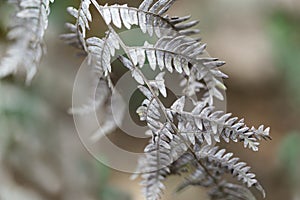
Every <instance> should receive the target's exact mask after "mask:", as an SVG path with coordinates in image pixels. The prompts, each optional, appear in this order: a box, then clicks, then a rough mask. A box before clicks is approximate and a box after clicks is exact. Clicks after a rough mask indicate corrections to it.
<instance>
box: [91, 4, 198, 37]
mask: <svg viewBox="0 0 300 200" xmlns="http://www.w3.org/2000/svg"><path fill="white" fill-rule="evenodd" d="M91 1H92V2H93V4H94V5H95V7H96V8H97V9H98V11H99V13H100V14H101V15H102V17H103V19H104V21H105V23H106V24H107V25H111V24H114V25H115V26H116V27H117V28H122V25H124V26H125V27H126V28H127V29H131V26H133V25H138V26H139V27H140V28H141V30H142V32H143V33H148V34H149V35H150V36H152V35H153V34H154V33H155V34H156V36H157V37H162V36H166V35H170V36H171V35H173V36H174V35H178V34H179V35H193V34H197V33H199V31H198V30H190V28H192V27H194V26H195V25H197V24H198V21H191V22H188V23H183V22H186V21H187V20H189V18H190V17H189V16H186V17H172V18H169V17H168V16H162V15H163V14H165V13H166V12H167V11H168V10H169V8H170V7H171V6H172V5H173V3H174V2H175V1H174V0H169V1H166V0H159V1H156V2H155V3H154V4H153V5H152V3H153V1H148V0H145V1H144V2H143V3H142V4H141V5H140V7H139V8H133V7H128V6H127V5H126V4H125V5H117V4H115V5H111V6H108V5H107V4H106V5H105V6H101V5H99V4H98V3H97V1H95V0H91ZM151 5H152V7H151ZM182 23H183V24H182Z"/></svg>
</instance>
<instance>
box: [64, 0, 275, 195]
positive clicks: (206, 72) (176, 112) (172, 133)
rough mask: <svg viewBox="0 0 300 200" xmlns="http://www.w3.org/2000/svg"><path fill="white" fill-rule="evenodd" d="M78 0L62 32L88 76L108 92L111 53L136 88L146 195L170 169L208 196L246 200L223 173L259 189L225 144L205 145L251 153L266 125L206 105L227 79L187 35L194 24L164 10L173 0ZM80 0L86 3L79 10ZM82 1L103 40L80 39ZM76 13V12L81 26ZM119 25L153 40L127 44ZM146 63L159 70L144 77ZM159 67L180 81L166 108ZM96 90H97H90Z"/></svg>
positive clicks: (155, 189) (83, 29)
mask: <svg viewBox="0 0 300 200" xmlns="http://www.w3.org/2000/svg"><path fill="white" fill-rule="evenodd" d="M81 2H82V3H81V6H80V8H79V9H78V10H76V11H72V12H73V15H74V16H75V17H76V18H77V23H76V24H75V25H72V26H71V25H69V27H71V32H72V33H71V34H69V36H68V35H67V37H65V36H63V38H64V39H65V40H66V41H67V42H68V43H70V44H73V45H75V46H77V47H81V49H83V50H84V51H85V52H86V54H87V57H88V61H89V63H90V65H89V67H90V68H91V70H92V71H93V72H94V73H95V75H96V77H97V78H96V79H100V80H103V81H104V82H105V83H106V84H105V87H104V88H105V89H108V88H110V89H112V90H114V88H113V84H112V82H111V80H110V79H111V75H112V65H111V62H112V57H113V56H117V57H119V59H120V61H121V62H122V63H123V65H124V66H125V67H126V69H128V70H129V71H130V72H131V75H132V78H133V79H134V80H135V81H136V82H137V85H138V86H137V87H138V88H139V90H140V91H141V92H142V94H143V95H144V96H145V99H144V101H143V103H142V105H141V106H140V107H139V108H138V109H137V114H138V115H139V116H140V120H141V121H145V122H146V123H147V126H148V128H149V132H150V133H151V135H152V139H151V141H150V143H149V145H147V146H146V148H145V157H143V158H141V160H140V162H139V166H138V169H139V171H140V172H142V179H143V181H142V184H143V191H144V194H145V197H146V199H151V200H156V199H160V197H161V193H162V190H163V189H164V188H165V186H164V183H163V181H164V180H165V179H166V178H167V177H168V176H170V175H173V174H181V175H184V174H185V173H187V174H188V175H187V177H188V179H187V181H186V182H185V183H184V184H183V185H182V186H181V187H180V188H181V189H183V188H185V187H187V186H189V185H200V186H204V187H210V188H212V189H211V192H210V196H211V198H212V199H248V200H250V199H251V200H252V199H254V196H253V195H252V194H251V192H249V190H248V189H246V188H245V187H242V186H237V185H233V184H230V183H227V182H225V181H221V180H220V179H221V178H222V175H223V174H225V173H231V174H232V175H233V176H236V177H237V179H238V180H240V181H241V182H242V183H245V184H246V186H247V187H252V186H255V187H256V188H257V189H258V190H260V191H261V192H262V193H263V195H264V191H263V189H262V187H261V185H260V184H259V183H258V181H257V180H256V179H255V175H254V174H253V173H250V172H249V169H250V168H249V167H247V166H246V165H245V163H243V162H238V159H237V158H231V157H232V154H231V153H227V154H225V150H218V148H217V147H214V146H213V144H214V143H219V142H221V138H223V139H224V140H225V141H226V142H229V141H234V142H243V143H244V146H245V147H249V148H250V149H252V150H253V151H257V150H258V145H259V142H260V140H262V139H265V140H268V139H270V136H269V128H264V126H260V127H259V128H258V129H255V128H253V127H252V128H249V127H248V126H246V125H245V124H244V121H243V120H238V119H237V118H235V117H231V114H230V113H228V114H226V113H223V112H221V111H215V110H214V107H213V105H214V99H215V98H216V99H219V100H223V99H224V97H223V94H222V91H224V90H225V89H226V87H225V85H224V84H223V83H222V81H221V80H222V79H223V78H227V75H225V74H224V73H223V72H221V71H220V69H219V67H220V66H222V65H224V64H225V62H223V61H219V60H218V59H216V58H211V57H210V56H209V55H208V53H207V52H206V51H205V48H206V45H205V44H203V43H201V42H200V39H194V38H190V37H188V36H189V35H193V34H196V33H198V31H197V30H192V29H191V28H192V27H194V26H195V25H196V24H197V23H198V22H197V21H191V22H187V21H188V20H189V19H190V16H186V17H168V16H167V15H165V13H166V12H167V10H168V9H169V8H170V7H171V6H172V5H173V3H174V2H175V0H157V1H154V0H144V1H143V2H142V4H141V5H140V6H139V8H132V7H128V6H127V5H117V4H116V5H111V6H109V5H107V4H106V5H104V6H102V5H99V4H98V3H97V1H96V0H82V1H81ZM83 2H88V3H87V4H83ZM82 5H86V6H85V7H84V8H83V7H82ZM90 5H93V6H95V8H96V9H97V10H98V12H99V14H100V15H101V16H102V18H103V20H104V21H105V23H106V25H107V28H108V30H107V31H106V35H105V37H104V38H101V39H100V38H97V37H91V38H86V31H88V28H89V25H88V24H89V21H91V20H89V19H91V18H90V17H88V15H87V13H89V6H90ZM80 10H82V12H80ZM72 12H71V14H72ZM80 13H81V14H82V15H83V17H82V16H81V15H80ZM163 15H165V16H163ZM80 18H83V19H81V20H82V23H81V24H79V21H80ZM123 26H124V27H125V28H126V29H132V27H133V26H138V27H139V28H140V29H141V30H142V32H143V33H144V34H148V35H150V36H153V35H154V34H155V35H156V36H157V41H156V42H155V43H154V44H149V43H148V42H145V43H144V45H142V46H134V47H132V46H129V45H127V44H126V43H125V42H124V41H123V40H122V39H121V38H120V36H119V34H118V33H117V32H116V30H115V29H120V28H122V27H123ZM118 49H122V50H123V51H124V52H125V55H123V56H122V55H116V50H118ZM147 61H148V62H149V65H150V68H151V69H152V70H153V71H155V70H156V69H157V68H159V70H160V72H159V73H158V74H157V75H156V77H155V78H154V79H151V80H150V79H148V78H147V76H146V75H145V74H144V72H143V70H142V69H141V68H143V67H145V66H146V65H145V63H146V62H147ZM167 72H169V73H178V74H181V75H182V77H183V81H182V82H181V83H178V85H180V84H181V85H182V86H183V87H184V89H183V91H182V95H181V96H179V97H178V98H177V100H175V102H174V103H173V104H172V105H171V106H169V107H167V106H165V105H164V104H163V102H162V101H161V99H160V98H167V97H168V93H167V89H166V88H167V85H166V83H165V79H164V76H165V74H166V73H167ZM99 91H100V90H99ZM202 91H205V92H204V94H203V95H202V97H203V98H202V99H201V100H200V101H199V100H197V99H196V98H195V96H196V95H198V94H201V93H200V92H202ZM100 93H101V91H100V92H99V93H98V92H96V94H100ZM108 98H109V96H108ZM187 98H188V99H189V100H191V102H192V105H193V108H192V109H191V111H186V109H185V108H186V107H187V106H186V99H187ZM102 99H103V98H102ZM102 101H103V100H100V101H97V100H96V101H94V103H95V102H98V104H97V105H101V102H102ZM119 116H121V115H119ZM107 119H108V121H107V122H108V123H107V124H106V123H104V127H103V128H102V129H99V132H98V134H96V135H95V136H94V138H96V139H99V138H100V136H101V135H103V134H106V133H108V131H111V130H113V128H114V127H115V126H114V124H113V123H109V122H111V121H112V119H111V115H108V118H107ZM190 165H191V166H193V167H194V168H195V170H194V171H193V172H190V169H189V166H190ZM235 189H236V190H238V191H235Z"/></svg>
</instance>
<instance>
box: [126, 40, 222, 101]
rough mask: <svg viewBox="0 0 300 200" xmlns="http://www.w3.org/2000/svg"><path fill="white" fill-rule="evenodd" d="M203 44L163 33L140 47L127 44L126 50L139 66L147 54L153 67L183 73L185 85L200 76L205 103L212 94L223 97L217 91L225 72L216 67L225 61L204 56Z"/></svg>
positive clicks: (195, 81)
mask: <svg viewBox="0 0 300 200" xmlns="http://www.w3.org/2000/svg"><path fill="white" fill-rule="evenodd" d="M205 48H206V45H205V44H201V43H200V42H198V41H197V40H194V39H192V38H188V37H186V36H177V37H170V36H166V37H162V38H160V39H159V40H158V41H157V42H156V44H155V45H151V44H149V43H147V42H146V43H145V45H144V46H143V47H131V48H129V49H130V50H129V54H130V57H131V58H132V60H133V62H134V64H135V65H139V66H140V67H143V65H144V63H145V60H146V58H147V60H148V62H149V64H150V67H151V68H152V69H153V70H155V69H156V67H157V66H158V67H159V69H160V70H168V71H169V72H170V73H173V71H176V72H178V73H179V74H183V75H184V76H185V77H187V80H186V82H185V84H184V85H186V86H189V87H195V86H199V82H200V81H201V80H204V82H205V83H206V84H201V85H200V87H202V88H205V89H206V90H207V95H205V97H206V99H207V103H209V105H212V104H213V99H214V98H217V99H219V100H223V99H224V97H223V95H222V93H221V91H223V90H225V89H226V87H225V85H224V84H223V83H222V82H221V81H220V79H223V78H227V75H225V74H224V73H222V72H221V71H220V70H219V67H220V66H222V65H224V64H225V62H223V61H219V60H218V59H215V58H209V57H206V51H205ZM195 90H197V88H192V89H191V88H190V89H189V91H186V92H185V93H186V94H187V95H188V96H192V95H194V94H195ZM191 91H193V92H191ZM199 91H200V88H199Z"/></svg>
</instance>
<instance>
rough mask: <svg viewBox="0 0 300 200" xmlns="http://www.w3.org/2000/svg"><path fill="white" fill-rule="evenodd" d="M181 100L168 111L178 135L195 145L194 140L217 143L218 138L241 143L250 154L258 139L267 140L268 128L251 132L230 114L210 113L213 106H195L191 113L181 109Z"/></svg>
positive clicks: (202, 104) (256, 146) (182, 100)
mask: <svg viewBox="0 0 300 200" xmlns="http://www.w3.org/2000/svg"><path fill="white" fill-rule="evenodd" d="M184 105H185V98H184V97H182V98H180V99H178V100H177V101H175V102H174V104H173V106H172V107H171V109H170V112H172V113H173V114H174V116H175V117H177V119H178V121H179V123H178V129H179V131H180V133H181V134H182V135H183V136H185V137H186V138H188V139H189V140H190V141H191V142H192V143H193V144H195V138H196V139H198V140H199V141H201V142H204V141H206V142H207V143H208V144H210V145H211V144H212V141H213V140H214V141H216V142H220V137H222V138H223V139H224V140H225V141H226V142H229V141H230V140H232V141H234V142H239V141H242V142H244V147H245V148H246V147H249V148H250V149H252V150H253V151H257V150H258V145H259V142H258V141H259V140H261V139H265V140H267V139H270V136H269V131H270V128H266V129H264V126H260V127H259V129H255V128H254V127H252V128H251V129H250V128H249V127H247V126H246V125H245V124H244V120H243V119H241V120H239V121H237V120H238V118H236V117H233V118H230V116H231V113H228V114H223V112H222V111H215V112H213V107H207V106H206V105H205V104H204V103H198V105H196V106H195V107H194V109H193V110H192V111H191V112H186V111H184V110H183V107H184ZM178 107H180V109H178Z"/></svg>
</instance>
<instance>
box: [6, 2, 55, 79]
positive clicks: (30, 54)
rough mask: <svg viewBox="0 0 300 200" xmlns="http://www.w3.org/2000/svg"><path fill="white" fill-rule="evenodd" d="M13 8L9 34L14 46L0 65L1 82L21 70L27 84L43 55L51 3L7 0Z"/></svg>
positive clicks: (9, 49)
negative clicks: (14, 9) (25, 74)
mask: <svg viewBox="0 0 300 200" xmlns="http://www.w3.org/2000/svg"><path fill="white" fill-rule="evenodd" d="M8 2H9V3H11V4H13V5H14V6H15V8H16V12H15V15H14V25H12V28H11V30H10V31H9V33H8V38H9V39H10V40H13V41H14V42H13V44H12V45H11V46H10V47H9V48H8V50H7V52H6V57H4V58H3V59H2V60H1V63H0V78H3V77H5V76H7V75H10V74H14V73H15V72H16V71H17V70H18V69H19V68H21V67H24V69H25V70H26V72H27V77H26V82H27V83H30V82H31V80H32V78H33V77H34V75H35V74H36V71H37V67H38V64H39V62H40V60H41V58H42V55H43V54H45V51H46V49H45V44H44V35H45V31H46V29H47V27H48V15H49V13H50V3H53V2H54V0H9V1H8Z"/></svg>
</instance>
